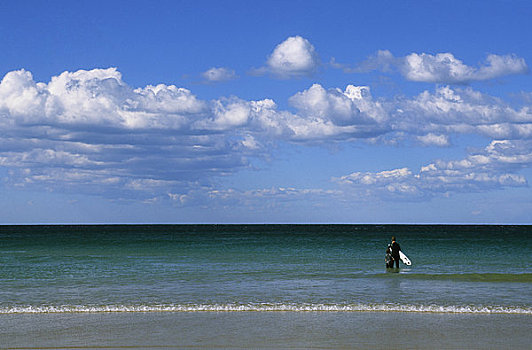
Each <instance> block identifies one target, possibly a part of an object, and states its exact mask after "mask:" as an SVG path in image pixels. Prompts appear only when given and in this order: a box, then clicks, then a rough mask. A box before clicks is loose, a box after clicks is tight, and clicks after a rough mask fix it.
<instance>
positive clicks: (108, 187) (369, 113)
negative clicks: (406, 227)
mask: <svg viewBox="0 0 532 350" xmlns="http://www.w3.org/2000/svg"><path fill="white" fill-rule="evenodd" d="M531 17H532V5H530V4H529V3H528V2H526V1H489V2H486V1H469V2H467V3H463V2H459V1H372V2H353V1H332V2H325V1H308V0H307V1H268V2H264V1H153V2H145V1H127V2H126V1H50V2H42V1H17V2H2V3H0V47H1V48H2V55H0V78H1V79H2V80H1V82H0V130H1V131H2V132H1V133H0V190H1V193H2V197H3V198H2V199H3V200H2V201H1V204H0V222H1V223H139V222H142V223H192V222H199V223H218V222H219V223H242V222H249V223H270V222H272V223H277V222H281V223H292V222H296V223H299V222H302V223H307V222H308V223H313V222H326V223H532V219H531V214H530V213H532V191H531V189H530V181H532V85H531V83H530V82H531V80H530V68H529V65H530V62H532V46H531V45H530V38H529V37H530V34H531V33H532V25H531V24H530V18H531Z"/></svg>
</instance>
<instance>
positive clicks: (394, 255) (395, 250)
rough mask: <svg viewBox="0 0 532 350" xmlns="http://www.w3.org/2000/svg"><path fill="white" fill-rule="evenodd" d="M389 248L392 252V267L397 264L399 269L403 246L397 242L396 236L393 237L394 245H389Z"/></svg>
mask: <svg viewBox="0 0 532 350" xmlns="http://www.w3.org/2000/svg"><path fill="white" fill-rule="evenodd" d="M389 247H390V249H391V251H392V259H393V261H392V267H393V265H394V263H395V267H396V268H399V260H401V258H400V257H399V252H400V251H401V246H400V245H399V243H397V242H396V241H395V236H393V237H392V243H391V244H390V245H389Z"/></svg>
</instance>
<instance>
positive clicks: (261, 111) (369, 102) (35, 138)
mask: <svg viewBox="0 0 532 350" xmlns="http://www.w3.org/2000/svg"><path fill="white" fill-rule="evenodd" d="M288 102H289V104H290V106H291V109H287V110H282V109H279V108H278V106H277V104H276V103H275V101H273V100H271V99H268V98H265V99H262V100H254V101H246V100H243V99H240V98H238V97H228V98H226V97H221V98H218V99H215V100H209V101H208V100H202V99H200V98H198V97H197V96H195V95H194V94H193V93H192V92H191V91H190V90H188V89H185V88H180V87H176V86H174V85H165V84H158V85H147V86H145V87H140V88H133V87H130V86H129V85H127V84H126V83H125V82H124V81H123V79H122V75H121V73H120V72H119V71H118V70H117V69H115V68H108V69H93V70H79V71H76V72H64V73H62V74H60V75H58V76H54V77H52V78H51V80H50V81H49V82H48V83H44V82H35V81H34V80H33V77H32V74H31V72H28V71H26V70H18V71H12V72H9V73H7V74H6V75H5V76H4V78H3V79H2V81H1V82H0V128H1V130H2V133H1V135H0V166H2V167H4V168H5V169H7V170H8V177H7V179H4V181H6V182H7V183H8V184H10V185H11V186H18V187H28V188H32V187H35V188H39V189H43V188H44V189H48V190H61V191H69V190H71V191H75V192H78V193H79V192H82V193H90V194H98V195H102V196H106V197H110V198H114V199H120V198H124V197H128V198H142V199H150V198H163V197H164V198H166V199H170V200H172V201H175V202H178V203H181V204H184V203H192V202H193V198H194V197H196V198H209V196H207V195H206V193H211V194H212V196H211V198H221V197H222V196H221V194H224V196H225V197H227V196H229V195H230V194H231V193H233V194H235V195H238V196H239V197H241V198H243V197H249V196H252V195H255V194H258V193H261V191H259V190H257V191H255V192H253V191H250V192H246V193H245V195H244V194H243V193H242V192H239V191H236V190H235V191H232V192H231V191H229V192H227V191H226V192H223V191H222V190H221V189H218V191H219V192H213V191H214V189H215V188H216V181H217V179H220V178H221V177H223V176H227V175H230V174H233V173H235V172H236V171H239V170H241V169H244V168H246V167H250V166H252V164H253V161H254V160H256V159H258V158H262V157H269V156H270V152H271V151H270V149H271V147H270V146H271V145H272V144H275V143H277V142H292V143H298V144H301V145H305V144H313V145H315V144H320V143H321V144H327V143H331V142H336V143H341V142H361V141H368V142H372V143H378V142H402V141H404V140H412V141H414V142H418V143H421V144H424V145H429V146H449V145H450V144H451V138H452V136H453V135H455V134H479V135H484V136H488V137H490V138H492V139H494V140H495V141H493V142H492V143H491V144H490V145H489V146H488V148H486V149H485V150H483V151H482V152H479V153H478V154H472V155H470V156H469V157H468V158H466V159H464V160H460V161H447V162H444V161H436V162H434V163H431V164H429V165H426V166H425V167H423V168H422V169H421V170H420V171H418V172H415V171H412V170H410V169H406V168H405V169H395V170H391V171H384V172H377V173H364V172H354V173H352V174H350V175H345V176H340V177H338V179H337V180H336V182H337V183H342V184H349V185H352V186H355V187H356V186H359V187H360V186H363V187H364V186H365V187H366V189H367V190H371V191H377V192H378V193H381V194H389V193H394V194H396V195H398V194H399V195H401V196H403V195H408V196H410V197H416V198H428V197H430V196H431V195H433V194H434V193H436V192H437V193H452V192H460V191H478V190H487V189H494V188H501V187H505V186H523V185H526V180H525V179H524V178H523V177H522V176H521V175H519V174H518V171H519V170H520V169H521V168H523V167H530V166H531V165H532V162H531V161H530V159H531V154H530V153H529V152H528V150H529V149H531V148H532V147H531V146H532V145H531V144H530V142H531V140H532V110H531V109H530V106H528V105H525V106H524V107H521V108H515V107H513V106H511V105H509V104H507V103H506V102H504V101H503V100H501V99H499V98H495V97H492V96H489V95H485V94H482V93H480V92H478V91H475V90H473V89H471V88H465V89H458V88H451V87H449V86H442V87H438V88H436V89H435V90H434V91H424V92H422V93H421V94H419V95H417V96H414V97H412V98H400V99H382V98H374V97H373V96H372V94H371V91H370V89H369V87H367V86H356V85H348V86H347V87H346V88H345V89H340V88H330V89H326V88H324V87H323V86H322V85H320V84H314V85H312V86H310V87H309V88H308V89H306V90H303V91H300V92H297V93H295V94H294V95H293V96H292V97H290V98H289V99H288ZM287 187H288V186H287ZM313 191H314V192H313ZM316 191H317V192H316ZM282 193H283V194H287V193H290V195H287V197H289V198H300V197H298V196H296V195H295V194H297V193H299V194H305V195H311V194H313V193H320V195H327V194H328V192H326V191H325V192H320V191H319V190H312V191H311V190H308V191H307V192H305V191H304V190H302V189H299V190H295V189H294V190H293V191H288V192H286V191H284V192H282ZM428 193H432V194H431V195H429V194H428ZM331 195H332V193H331ZM334 195H337V193H334ZM225 197H224V198H225Z"/></svg>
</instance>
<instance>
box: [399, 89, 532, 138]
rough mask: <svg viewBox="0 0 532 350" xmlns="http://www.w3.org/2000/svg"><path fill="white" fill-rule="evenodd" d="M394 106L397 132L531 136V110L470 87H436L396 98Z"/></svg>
mask: <svg viewBox="0 0 532 350" xmlns="http://www.w3.org/2000/svg"><path fill="white" fill-rule="evenodd" d="M393 108H394V112H393V114H394V126H393V127H394V130H396V131H404V132H408V133H419V134H421V135H429V134H434V135H449V134H451V133H475V134H480V135H485V136H488V137H492V138H494V139H529V138H531V137H532V110H531V109H530V108H529V107H528V106H524V107H521V108H514V107H512V106H510V105H509V104H507V103H505V102H504V101H502V100H501V99H499V98H495V97H492V96H489V95H486V94H482V93H480V92H478V91H475V90H473V89H471V88H466V89H453V88H450V87H449V86H442V87H438V88H436V90H435V91H434V92H429V91H424V92H422V93H421V94H419V95H418V96H415V97H414V98H412V99H404V100H401V101H397V102H396V103H395V104H394V106H393ZM431 139H432V140H434V137H431ZM421 140H422V141H423V139H421ZM441 140H442V141H444V139H443V138H442V139H441ZM425 141H428V139H425ZM446 144H447V142H443V143H442V145H446Z"/></svg>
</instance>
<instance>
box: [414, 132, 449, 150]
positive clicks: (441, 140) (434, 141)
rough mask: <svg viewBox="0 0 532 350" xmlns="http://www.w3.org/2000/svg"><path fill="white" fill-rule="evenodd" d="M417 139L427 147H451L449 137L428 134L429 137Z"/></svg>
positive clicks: (424, 136)
mask: <svg viewBox="0 0 532 350" xmlns="http://www.w3.org/2000/svg"><path fill="white" fill-rule="evenodd" d="M417 139H418V140H419V141H421V143H422V144H424V145H426V146H431V145H433V146H440V147H443V146H449V145H450V142H449V137H448V136H447V135H436V134H433V133H428V134H427V135H423V136H418V137H417Z"/></svg>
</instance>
